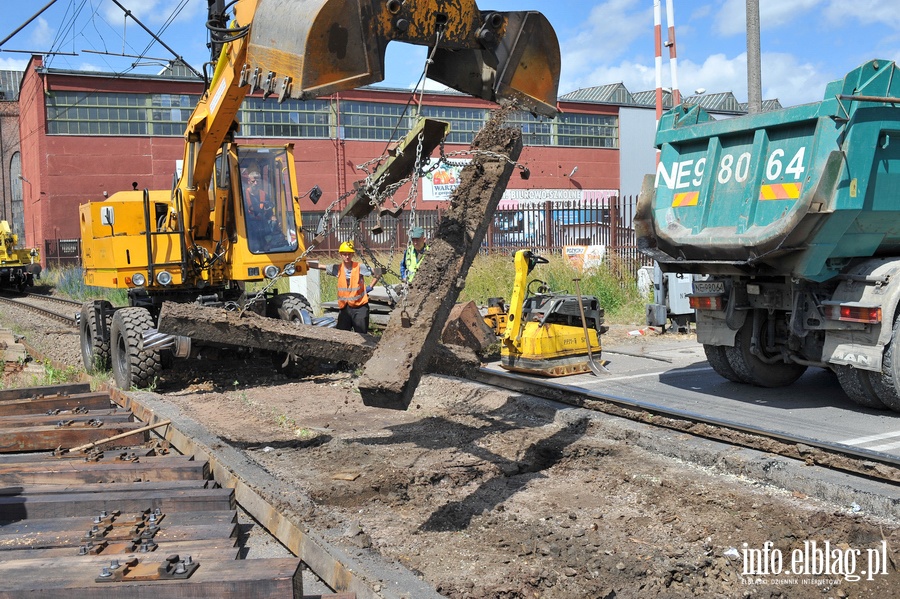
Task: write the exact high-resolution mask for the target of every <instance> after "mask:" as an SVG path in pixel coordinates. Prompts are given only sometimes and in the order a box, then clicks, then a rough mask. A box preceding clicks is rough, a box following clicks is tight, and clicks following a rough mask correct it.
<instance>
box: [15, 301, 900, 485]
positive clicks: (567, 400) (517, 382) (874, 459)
mask: <svg viewBox="0 0 900 599" xmlns="http://www.w3.org/2000/svg"><path fill="white" fill-rule="evenodd" d="M0 300H2V301H4V302H6V303H10V304H12V305H15V306H16V307H19V308H22V309H26V310H30V311H32V312H35V313H38V314H41V315H43V316H46V317H49V318H52V319H54V320H57V321H59V322H62V323H65V324H67V325H69V326H71V327H73V328H74V327H76V326H77V323H76V319H75V316H74V314H75V312H76V311H77V309H78V308H79V307H80V306H81V303H80V302H77V301H73V300H69V299H64V298H56V297H52V296H49V295H44V294H35V293H29V294H24V295H19V296H17V297H15V298H14V297H9V296H7V295H5V294H0ZM48 305H52V306H54V307H55V309H54V310H51V309H49V308H48V307H47V306H48ZM60 307H67V308H69V310H68V312H66V313H63V312H57V311H56V310H59V309H60ZM474 379H475V380H476V381H477V382H480V383H483V384H488V385H492V386H495V387H500V388H504V389H507V390H510V391H515V392H521V393H528V394H530V395H535V396H538V397H543V398H545V399H550V400H552V401H556V402H559V403H561V404H565V405H570V406H576V407H581V408H586V409H591V410H596V411H600V412H605V413H610V414H613V415H616V416H620V417H624V418H628V419H631V420H635V421H641V422H645V423H647V422H650V421H651V420H652V424H653V425H655V426H660V427H665V428H669V429H673V430H680V431H684V432H689V433H690V434H692V435H694V436H698V437H703V438H708V439H714V440H717V441H724V442H727V443H731V444H734V445H738V446H742V447H748V448H752V449H758V450H761V451H767V452H770V453H775V454H778V455H783V456H785V457H790V458H795V459H800V460H803V461H805V462H807V463H815V464H818V465H820V466H825V467H829V468H835V469H839V470H844V471H847V472H852V473H855V474H861V475H864V476H867V477H873V478H876V479H881V480H886V481H889V482H900V459H898V458H897V457H896V456H892V455H889V454H885V453H881V452H877V451H872V450H867V449H864V448H859V447H851V446H847V445H841V444H838V443H829V442H826V441H822V440H818V439H813V438H809V437H803V436H799V435H790V434H785V433H784V432H782V431H774V430H768V429H765V428H763V427H748V426H746V425H743V424H739V423H736V422H731V421H727V420H722V419H717V418H712V417H709V416H707V415H704V414H701V413H698V412H688V411H684V410H674V409H669V408H666V407H664V406H662V405H658V404H654V403H653V402H647V401H638V400H633V399H628V398H624V397H621V396H615V395H612V394H608V393H599V392H596V391H590V390H587V389H584V388H581V387H578V386H574V385H568V384H566V383H565V382H556V381H551V380H546V379H541V378H539V377H530V376H525V375H520V374H515V373H510V372H500V371H497V370H491V369H488V368H482V369H480V370H479V372H478V374H477V376H475V377H474ZM557 380H559V379H557Z"/></svg>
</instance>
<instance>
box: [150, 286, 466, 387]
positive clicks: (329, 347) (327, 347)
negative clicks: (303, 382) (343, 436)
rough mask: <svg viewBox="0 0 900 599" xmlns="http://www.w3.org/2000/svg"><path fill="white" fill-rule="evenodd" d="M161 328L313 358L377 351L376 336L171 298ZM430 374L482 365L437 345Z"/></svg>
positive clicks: (354, 359)
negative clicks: (177, 300)
mask: <svg viewBox="0 0 900 599" xmlns="http://www.w3.org/2000/svg"><path fill="white" fill-rule="evenodd" d="M159 330H160V331H161V332H163V333H166V334H168V335H186V336H190V337H192V338H194V339H198V340H203V341H206V342H212V343H222V344H226V345H231V346H241V347H253V348H257V349H266V350H272V349H275V350H277V351H279V352H291V353H296V354H297V355H302V356H309V357H311V358H313V359H318V360H321V361H330V362H335V363H337V362H345V363H347V364H351V365H362V364H365V363H366V362H367V361H368V360H369V359H370V358H371V357H372V354H373V352H374V350H375V344H376V342H377V338H376V337H373V336H371V335H360V334H359V333H353V332H351V331H339V330H337V329H330V328H323V327H311V326H304V325H298V324H295V323H292V322H288V321H285V320H278V319H275V318H265V317H262V316H259V315H257V314H254V313H252V312H244V314H243V315H241V314H239V313H237V312H229V311H227V310H223V309H220V308H204V307H201V306H195V305H191V304H179V303H175V302H165V303H163V306H162V310H161V312H160V315H159ZM436 345H437V347H436V348H435V349H434V352H433V354H432V362H431V364H430V365H429V367H428V371H429V372H436V373H439V374H448V375H452V376H462V377H470V376H472V374H473V373H474V371H475V369H477V368H478V367H479V366H480V365H481V363H480V361H479V359H478V357H477V356H476V355H475V352H474V351H472V350H471V349H469V348H467V347H454V346H445V345H442V344H440V343H438V344H436Z"/></svg>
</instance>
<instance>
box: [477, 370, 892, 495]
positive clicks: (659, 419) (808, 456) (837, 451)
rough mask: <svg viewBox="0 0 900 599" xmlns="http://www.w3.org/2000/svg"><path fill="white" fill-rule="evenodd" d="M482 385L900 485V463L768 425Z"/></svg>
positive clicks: (524, 381)
mask: <svg viewBox="0 0 900 599" xmlns="http://www.w3.org/2000/svg"><path fill="white" fill-rule="evenodd" d="M474 378H475V380H477V381H478V382H480V383H484V384H487V385H492V386H495V387H501V388H503V389H507V390H509V391H515V392H519V393H528V394H529V395H535V396H538V397H543V398H545V399H549V400H552V401H555V402H559V403H561V404H565V405H569V406H575V407H579V408H585V409H589V410H594V411H598V412H604V413H607V414H611V415H614V416H619V417H623V418H628V419H629V420H634V421H638V422H643V423H646V424H651V425H653V426H658V427H662V428H667V429H671V430H678V431H682V432H686V433H689V434H691V435H694V436H697V437H702V438H706V439H712V440H716V441H724V442H726V443H729V444H732V445H736V446H740V447H747V448H750V449H756V450H759V451H765V452H768V453H774V454H777V455H782V456H785V457H789V458H794V459H798V460H802V461H803V462H805V463H807V464H816V465H819V466H823V467H827V468H833V469H836V470H842V471H846V472H851V473H854V474H859V475H863V476H866V477H870V478H875V479H878V480H884V481H887V482H894V483H896V482H900V459H898V458H897V457H896V456H893V455H889V454H886V453H882V452H879V451H872V450H868V449H865V448H860V447H851V446H849V445H842V444H839V443H830V442H827V441H822V440H819V439H811V438H809V437H803V436H799V435H790V434H786V433H784V432H782V431H774V430H769V429H766V428H763V427H751V426H747V425H743V424H740V423H737V422H731V421H727V420H722V419H717V418H712V417H709V416H707V415H704V414H700V413H697V412H689V411H685V410H676V409H670V408H667V407H665V406H662V405H659V404H655V403H653V402H647V401H639V400H634V399H628V398H624V397H620V396H615V395H612V394H608V393H599V392H596V391H590V390H587V389H584V388H581V387H576V386H572V385H566V384H564V383H559V382H555V381H550V380H546V379H539V378H535V377H529V376H524V375H520V374H516V373H511V372H500V371H496V370H491V369H487V368H481V369H479V371H478V374H477V376H475V377H474Z"/></svg>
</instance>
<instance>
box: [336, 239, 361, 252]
mask: <svg viewBox="0 0 900 599" xmlns="http://www.w3.org/2000/svg"><path fill="white" fill-rule="evenodd" d="M332 247H334V246H332ZM338 252H340V253H341V254H355V253H356V250H355V249H353V242H352V241H345V242H344V243H342V244H341V247H340V248H339V249H338Z"/></svg>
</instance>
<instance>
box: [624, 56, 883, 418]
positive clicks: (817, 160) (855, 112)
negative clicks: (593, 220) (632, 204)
mask: <svg viewBox="0 0 900 599" xmlns="http://www.w3.org/2000/svg"><path fill="white" fill-rule="evenodd" d="M656 144H657V146H658V147H659V149H660V160H659V165H658V168H657V170H656V173H655V175H648V176H647V177H646V178H645V180H644V185H643V188H642V191H641V196H640V199H639V201H638V210H637V216H636V217H635V227H636V229H637V233H638V244H639V246H640V248H641V250H642V251H643V252H644V253H645V254H647V255H649V256H651V257H652V258H653V259H654V260H656V261H657V262H658V263H659V265H660V268H661V269H662V270H663V271H664V272H675V273H691V274H697V275H704V276H701V277H695V279H697V280H695V281H694V286H693V293H691V294H690V296H689V297H690V302H691V306H692V307H693V308H694V309H695V310H696V315H697V338H698V340H699V341H700V342H701V343H702V344H703V347H704V349H705V350H706V355H707V358H708V359H709V363H710V365H711V366H712V367H713V369H714V370H715V371H716V372H717V373H718V374H719V375H721V376H723V377H725V378H726V379H729V380H731V381H735V382H740V383H748V384H753V385H759V386H763V387H779V386H784V385H789V384H791V383H793V382H794V381H795V380H797V378H798V377H800V375H802V374H803V372H804V371H805V370H806V369H807V368H808V367H810V366H812V367H821V368H828V369H831V370H833V371H834V372H835V373H836V374H837V377H838V380H839V381H840V384H841V387H842V388H843V389H844V391H845V392H846V393H847V395H848V396H849V397H850V398H851V399H852V400H854V401H855V402H857V403H858V404H861V405H863V406H866V407H870V408H881V409H884V408H891V409H894V410H897V411H900V309H898V303H900V68H898V66H897V65H895V64H894V63H893V62H891V61H888V60H873V61H870V62H867V63H866V64H864V65H862V66H860V67H859V68H857V69H855V70H854V71H852V72H850V73H849V74H847V76H846V77H844V79H843V80H839V81H834V82H832V83H830V84H829V85H828V87H827V88H826V90H825V96H824V100H822V101H821V102H817V103H813V104H804V105H801V106H795V107H792V108H787V109H784V110H779V111H773V112H766V113H760V114H752V115H747V116H742V117H738V118H733V119H723V120H718V121H717V120H714V119H712V118H711V117H710V116H709V115H708V114H707V113H706V112H705V111H704V110H703V109H702V108H700V107H698V106H692V105H689V104H683V105H681V106H678V107H676V108H674V109H672V110H670V111H669V112H667V113H666V114H665V115H663V117H662V119H661V120H660V123H659V130H658V132H657V136H656Z"/></svg>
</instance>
